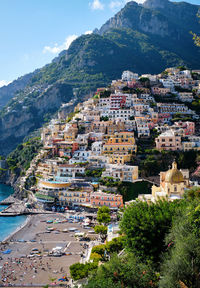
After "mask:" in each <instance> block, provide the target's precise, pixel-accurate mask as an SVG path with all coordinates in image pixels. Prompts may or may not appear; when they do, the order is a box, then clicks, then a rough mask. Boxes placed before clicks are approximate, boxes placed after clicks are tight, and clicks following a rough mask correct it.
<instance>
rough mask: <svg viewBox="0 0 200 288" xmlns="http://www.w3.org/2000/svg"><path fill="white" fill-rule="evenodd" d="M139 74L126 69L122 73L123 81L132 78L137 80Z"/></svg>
mask: <svg viewBox="0 0 200 288" xmlns="http://www.w3.org/2000/svg"><path fill="white" fill-rule="evenodd" d="M138 77H139V75H138V74H137V73H133V72H131V71H124V72H123V73H122V80H123V81H131V80H137V79H138Z"/></svg>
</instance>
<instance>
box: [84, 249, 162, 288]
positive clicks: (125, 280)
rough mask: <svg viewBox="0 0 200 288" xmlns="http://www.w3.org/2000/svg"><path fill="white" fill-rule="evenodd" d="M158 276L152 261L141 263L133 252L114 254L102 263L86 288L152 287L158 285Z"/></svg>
mask: <svg viewBox="0 0 200 288" xmlns="http://www.w3.org/2000/svg"><path fill="white" fill-rule="evenodd" d="M157 282H158V276H157V274H156V273H155V272H154V271H153V269H152V265H151V263H148V264H146V263H141V261H140V259H139V258H137V257H136V256H134V255H133V254H127V255H125V256H123V257H118V256H117V255H114V256H113V257H112V259H111V261H109V262H107V263H105V264H104V265H101V266H100V267H99V268H98V270H97V272H95V274H93V275H92V277H91V278H90V279H89V281H88V284H87V285H86V286H85V288H93V287H95V288H108V287H109V288H122V287H124V288H125V287H127V288H128V287H133V288H150V287H157Z"/></svg>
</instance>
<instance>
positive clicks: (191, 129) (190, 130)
mask: <svg viewBox="0 0 200 288" xmlns="http://www.w3.org/2000/svg"><path fill="white" fill-rule="evenodd" d="M174 124H175V125H176V126H177V127H179V128H182V129H184V132H185V135H194V133H195V123H194V122H190V121H187V122H182V121H178V122H175V123H174Z"/></svg>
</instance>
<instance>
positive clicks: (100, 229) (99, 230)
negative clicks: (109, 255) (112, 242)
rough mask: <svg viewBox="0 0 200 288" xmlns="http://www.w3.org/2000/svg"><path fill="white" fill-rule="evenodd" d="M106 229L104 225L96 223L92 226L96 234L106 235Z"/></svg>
mask: <svg viewBox="0 0 200 288" xmlns="http://www.w3.org/2000/svg"><path fill="white" fill-rule="evenodd" d="M107 230H108V228H107V227H106V226H104V225H97V226H95V227H94V231H95V233H97V234H102V235H106V234H107Z"/></svg>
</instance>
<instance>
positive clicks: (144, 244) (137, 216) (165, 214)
mask: <svg viewBox="0 0 200 288" xmlns="http://www.w3.org/2000/svg"><path fill="white" fill-rule="evenodd" d="M184 203H185V201H174V202H168V201H166V200H163V201H159V202H156V203H150V204H149V203H146V202H141V201H137V202H135V203H133V204H131V205H129V206H128V207H127V208H126V209H125V210H124V214H123V218H122V221H121V223H120V227H121V230H122V232H123V233H124V234H125V243H126V247H127V248H128V249H129V250H130V251H131V252H133V253H135V254H136V255H138V256H139V257H141V258H142V259H150V260H152V261H154V262H155V264H156V263H159V261H160V256H161V253H162V252H164V251H165V250H166V248H167V247H166V245H165V242H164V240H165V236H166V234H167V233H168V232H169V230H170V228H171V223H172V219H173V217H174V216H175V215H176V214H178V213H179V208H181V207H182V206H184V205H185V204H184Z"/></svg>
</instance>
